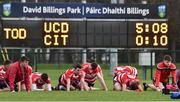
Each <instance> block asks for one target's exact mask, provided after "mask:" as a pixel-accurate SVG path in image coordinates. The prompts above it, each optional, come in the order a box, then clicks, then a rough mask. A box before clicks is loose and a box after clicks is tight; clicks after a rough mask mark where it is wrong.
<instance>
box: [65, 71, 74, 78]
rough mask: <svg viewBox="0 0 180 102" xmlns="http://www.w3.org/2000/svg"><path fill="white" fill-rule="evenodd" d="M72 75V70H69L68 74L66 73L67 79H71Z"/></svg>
mask: <svg viewBox="0 0 180 102" xmlns="http://www.w3.org/2000/svg"><path fill="white" fill-rule="evenodd" d="M72 75H73V71H72V70H67V71H66V73H65V76H66V78H71V76H72Z"/></svg>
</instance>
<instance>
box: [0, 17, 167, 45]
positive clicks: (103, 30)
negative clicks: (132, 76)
mask: <svg viewBox="0 0 180 102" xmlns="http://www.w3.org/2000/svg"><path fill="white" fill-rule="evenodd" d="M168 29H169V27H168V23H167V22H166V21H64V20H54V21H48V20H2V21H1V28H0V30H1V31H2V32H1V35H0V38H1V40H0V44H1V46H5V47H31V48H37V47H42V48H48V47H59V48H71V47H78V48H108V47H109V48H167V47H168V42H169V39H168Z"/></svg>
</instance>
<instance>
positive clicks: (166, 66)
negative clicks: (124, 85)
mask: <svg viewBox="0 0 180 102" xmlns="http://www.w3.org/2000/svg"><path fill="white" fill-rule="evenodd" d="M171 61H172V58H171V56H169V55H165V56H164V59H163V61H162V62H160V63H158V64H157V69H156V72H155V75H154V78H153V84H146V83H143V85H144V90H147V88H148V87H149V88H151V89H154V90H156V91H162V89H163V88H166V85H167V84H168V77H169V76H170V74H171V75H172V77H173V79H172V85H173V86H176V65H175V64H174V63H172V62H171Z"/></svg>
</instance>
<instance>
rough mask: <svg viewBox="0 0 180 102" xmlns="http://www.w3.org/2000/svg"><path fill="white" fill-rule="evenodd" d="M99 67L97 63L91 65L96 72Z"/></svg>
mask: <svg viewBox="0 0 180 102" xmlns="http://www.w3.org/2000/svg"><path fill="white" fill-rule="evenodd" d="M97 66H98V65H97V63H95V62H93V63H91V67H92V69H93V70H95V69H96V68H97Z"/></svg>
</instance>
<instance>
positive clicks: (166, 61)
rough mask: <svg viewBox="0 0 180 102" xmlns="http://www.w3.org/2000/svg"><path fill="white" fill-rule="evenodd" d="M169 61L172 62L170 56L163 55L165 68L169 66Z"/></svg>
mask: <svg viewBox="0 0 180 102" xmlns="http://www.w3.org/2000/svg"><path fill="white" fill-rule="evenodd" d="M171 61H172V58H171V56H170V55H165V56H164V59H163V62H164V64H165V65H166V66H169V65H170V64H171Z"/></svg>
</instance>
